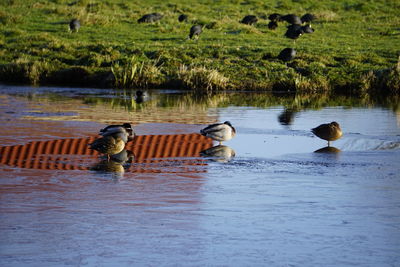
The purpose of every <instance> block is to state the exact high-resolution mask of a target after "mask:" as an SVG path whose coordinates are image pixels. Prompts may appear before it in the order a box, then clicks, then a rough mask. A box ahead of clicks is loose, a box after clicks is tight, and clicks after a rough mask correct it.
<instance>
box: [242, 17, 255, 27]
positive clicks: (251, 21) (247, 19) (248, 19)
mask: <svg viewBox="0 0 400 267" xmlns="http://www.w3.org/2000/svg"><path fill="white" fill-rule="evenodd" d="M257 21H258V19H257V17H256V16H254V15H247V16H245V17H244V18H243V19H242V20H241V21H240V23H243V24H247V25H253V24H254V23H256V22H257Z"/></svg>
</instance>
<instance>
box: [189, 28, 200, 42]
mask: <svg viewBox="0 0 400 267" xmlns="http://www.w3.org/2000/svg"><path fill="white" fill-rule="evenodd" d="M202 32H203V27H202V26H201V25H193V26H192V27H191V28H190V32H189V39H193V37H194V36H197V38H199V36H200V34H201V33H202Z"/></svg>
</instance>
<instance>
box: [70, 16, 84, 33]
mask: <svg viewBox="0 0 400 267" xmlns="http://www.w3.org/2000/svg"><path fill="white" fill-rule="evenodd" d="M80 27H81V23H80V22H79V20H78V19H72V20H71V21H70V22H69V31H70V32H78V31H79V28H80Z"/></svg>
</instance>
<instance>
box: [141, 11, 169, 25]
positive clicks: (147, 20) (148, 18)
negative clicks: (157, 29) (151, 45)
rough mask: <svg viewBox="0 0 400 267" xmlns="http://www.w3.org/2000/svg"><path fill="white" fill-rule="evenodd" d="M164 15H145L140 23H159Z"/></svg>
mask: <svg viewBox="0 0 400 267" xmlns="http://www.w3.org/2000/svg"><path fill="white" fill-rule="evenodd" d="M163 16H164V15H162V14H160V13H151V14H146V15H143V16H142V17H141V18H140V19H138V21H137V22H138V23H152V22H156V21H159V20H160V19H162V18H163Z"/></svg>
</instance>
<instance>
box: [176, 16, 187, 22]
mask: <svg viewBox="0 0 400 267" xmlns="http://www.w3.org/2000/svg"><path fill="white" fill-rule="evenodd" d="M187 19H188V16H187V15H185V14H181V15H179V17H178V20H179V22H184V21H187Z"/></svg>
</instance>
